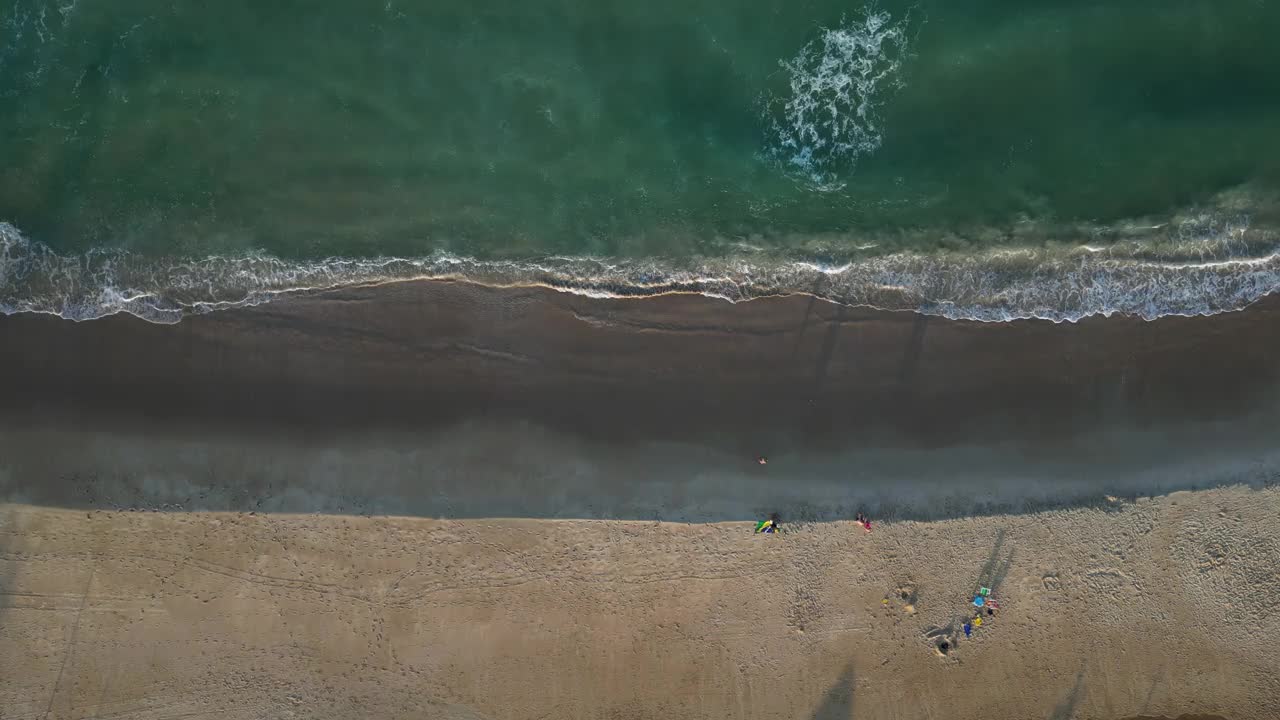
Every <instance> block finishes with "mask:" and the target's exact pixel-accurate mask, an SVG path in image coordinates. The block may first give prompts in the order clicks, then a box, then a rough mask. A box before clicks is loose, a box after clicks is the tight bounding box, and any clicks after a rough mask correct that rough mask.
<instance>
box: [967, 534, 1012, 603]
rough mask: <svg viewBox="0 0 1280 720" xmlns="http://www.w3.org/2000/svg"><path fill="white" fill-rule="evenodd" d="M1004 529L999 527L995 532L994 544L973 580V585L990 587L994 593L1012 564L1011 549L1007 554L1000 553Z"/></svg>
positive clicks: (1002, 546)
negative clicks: (975, 578)
mask: <svg viewBox="0 0 1280 720" xmlns="http://www.w3.org/2000/svg"><path fill="white" fill-rule="evenodd" d="M1004 536H1005V529H1004V528H1000V530H999V531H997V532H996V539H995V544H994V545H993V546H992V547H991V554H990V555H988V556H987V561H986V562H985V563H983V565H982V569H981V570H980V571H979V572H978V578H977V580H975V581H974V582H975V587H985V588H990V589H991V591H992V592H993V593H994V592H996V591H997V590H999V588H1000V583H1002V582H1004V578H1005V576H1006V575H1008V574H1009V568H1010V567H1011V566H1012V565H1013V551H1012V550H1010V551H1009V552H1008V554H1005V555H1003V556H1002V555H1001V550H1003V549H1004Z"/></svg>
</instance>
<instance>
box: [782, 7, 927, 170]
mask: <svg viewBox="0 0 1280 720" xmlns="http://www.w3.org/2000/svg"><path fill="white" fill-rule="evenodd" d="M911 24H912V18H911V17H910V16H908V17H904V18H901V19H899V20H896V21H895V20H894V18H893V17H892V16H891V15H889V13H887V12H883V11H874V12H873V11H872V10H867V11H865V12H864V14H863V15H862V16H861V17H859V18H856V19H855V20H854V21H852V22H843V23H842V24H841V27H838V28H835V29H831V28H822V30H821V32H820V33H819V34H818V37H817V38H815V39H814V40H812V41H810V42H809V43H808V44H807V45H805V46H804V47H803V48H801V50H800V52H799V53H797V54H796V56H795V57H793V58H791V59H789V60H783V61H781V62H780V63H779V65H780V66H781V68H782V70H783V71H784V72H785V73H786V76H787V84H788V88H787V92H786V93H785V94H784V95H783V96H781V97H773V96H769V97H767V99H766V100H765V102H764V105H765V110H766V118H765V125H766V128H767V131H766V132H767V138H766V143H767V149H766V155H768V156H769V157H771V158H773V159H774V160H775V161H777V162H779V164H781V165H782V166H783V167H785V168H786V169H788V170H789V171H791V172H793V173H797V174H799V175H800V176H801V177H804V178H805V179H807V180H808V181H810V182H811V183H813V184H814V185H815V186H816V187H817V188H820V189H832V190H833V189H837V188H839V187H840V186H841V185H840V182H839V176H840V174H841V172H842V171H843V172H847V171H849V170H851V169H852V168H853V166H854V165H855V163H856V162H857V159H858V157H859V156H862V155H865V154H868V153H871V152H874V151H875V150H876V149H877V148H879V147H880V144H881V142H882V141H883V136H882V135H881V130H880V118H879V109H880V107H881V106H882V105H883V104H884V103H885V101H887V100H888V99H889V98H890V97H891V96H892V95H893V93H894V92H895V91H896V90H898V89H900V88H901V87H902V78H901V76H900V74H899V68H900V66H901V64H902V61H903V60H904V58H905V57H906V56H907V55H908V53H909V50H910V47H909V46H910V42H909V41H910V40H911V36H910V35H909V28H910V25H911Z"/></svg>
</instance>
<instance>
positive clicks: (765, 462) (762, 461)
mask: <svg viewBox="0 0 1280 720" xmlns="http://www.w3.org/2000/svg"><path fill="white" fill-rule="evenodd" d="M756 462H758V463H760V464H761V465H768V464H769V458H767V457H765V456H763V455H761V456H760V457H758V458H756Z"/></svg>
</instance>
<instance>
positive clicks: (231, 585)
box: [0, 489, 1280, 720]
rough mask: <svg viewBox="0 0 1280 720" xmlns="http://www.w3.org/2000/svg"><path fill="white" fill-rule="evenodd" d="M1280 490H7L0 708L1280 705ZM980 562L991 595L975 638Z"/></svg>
mask: <svg viewBox="0 0 1280 720" xmlns="http://www.w3.org/2000/svg"><path fill="white" fill-rule="evenodd" d="M1278 514H1280V491H1277V490H1260V491H1254V490H1245V489H1224V490H1211V491H1201V492H1195V493H1191V492H1178V493H1173V494H1171V495H1168V496H1165V497H1159V498H1156V499H1154V500H1148V499H1140V500H1138V501H1136V502H1133V503H1116V504H1115V506H1114V507H1110V508H1095V509H1084V510H1074V511H1060V512H1052V513H1043V514H1035V515H1021V516H992V517H985V518H970V519H960V520H950V521H938V522H931V523H921V522H901V523H892V524H884V523H881V524H878V525H876V526H873V527H874V531H873V532H872V533H871V534H869V535H868V534H865V533H863V532H862V531H861V529H860V528H858V527H857V526H856V525H854V524H852V523H848V522H838V523H817V524H800V525H792V526H790V527H789V531H788V532H787V533H786V534H784V535H781V536H764V535H753V534H752V532H751V525H750V524H749V523H742V522H738V523H715V524H672V523H655V522H627V521H581V520H579V521H554V520H521V519H490V520H483V519H476V520H432V519H418V518H383V517H374V518H365V517H339V516H325V515H285V514H279V515H267V514H256V515H250V514H246V513H156V512H120V511H88V512H86V511H79V510H60V509H45V508H37V507H31V506H22V505H6V506H3V507H2V508H0V544H2V546H3V555H2V556H0V558H2V562H0V567H2V568H3V571H4V574H3V576H2V577H3V580H2V582H3V591H2V592H3V595H0V597H2V598H3V610H2V611H0V612H2V615H0V677H3V678H4V682H3V683H2V684H0V707H2V708H3V717H5V718H37V717H58V718H64V717H65V718H72V717H75V718H89V717H95V718H109V717H121V718H176V717H201V716H206V715H207V716H209V717H220V718H264V717H272V718H274V717H298V718H313V717H314V718H330V717H332V718H355V717H361V718H393V717H394V718H448V719H454V718H459V719H460V718H468V719H470V718H555V719H557V720H560V719H569V718H659V717H661V718H822V719H824V720H825V719H834V718H841V719H843V718H850V717H852V718H902V719H910V720H917V719H920V718H1050V719H1052V720H1066V719H1067V718H1080V719H1084V718H1105V719H1107V720H1114V719H1116V718H1121V717H1128V716H1134V715H1148V716H1169V717H1173V716H1176V715H1179V714H1182V713H1192V712H1194V713H1206V714H1214V715H1221V716H1225V717H1229V718H1232V719H1233V720H1244V719H1246V718H1276V717H1280V676H1278V675H1277V668H1278V665H1277V660H1276V655H1275V640H1276V638H1277V637H1278V636H1280V635H1278V633H1280V576H1278V575H1277V573H1276V568H1277V564H1278V563H1280V540H1278V539H1277V535H1276V530H1275V519H1276V517H1277V516H1278ZM979 583H983V584H986V585H989V586H991V587H993V588H994V590H995V595H996V596H997V597H998V598H999V602H1000V610H999V611H998V614H997V615H996V616H995V617H994V618H992V619H990V620H989V621H988V622H986V623H984V625H983V626H982V627H981V628H980V629H978V630H977V631H976V632H975V634H974V636H973V637H972V638H970V639H966V638H964V636H963V633H961V632H959V623H960V622H961V621H962V620H963V619H964V618H965V617H967V616H968V615H970V614H971V610H972V607H971V606H970V605H969V604H968V601H969V595H970V593H971V592H972V591H973V589H974V588H975V587H976V586H977V585H978V584H979ZM886 599H887V601H888V602H887V603H886V602H884V601H885V600H886ZM942 637H946V638H949V639H950V641H951V642H952V643H954V646H953V649H952V650H951V651H950V652H949V654H947V655H946V656H945V657H944V656H942V655H940V654H939V653H938V651H937V650H936V649H935V648H936V646H937V644H938V642H939V641H940V638H942Z"/></svg>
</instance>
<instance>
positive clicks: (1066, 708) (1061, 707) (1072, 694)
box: [1049, 669, 1084, 720]
mask: <svg viewBox="0 0 1280 720" xmlns="http://www.w3.org/2000/svg"><path fill="white" fill-rule="evenodd" d="M1083 697H1084V670H1083V669H1082V670H1080V672H1078V673H1076V683H1075V685H1074V686H1072V688H1071V690H1070V691H1069V692H1068V693H1067V696H1066V697H1064V698H1063V699H1062V702H1060V703H1058V704H1057V705H1055V706H1054V708H1053V712H1051V713H1049V720H1071V718H1072V717H1074V716H1075V712H1076V706H1077V705H1079V704H1080V700H1081V699H1082V698H1083Z"/></svg>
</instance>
